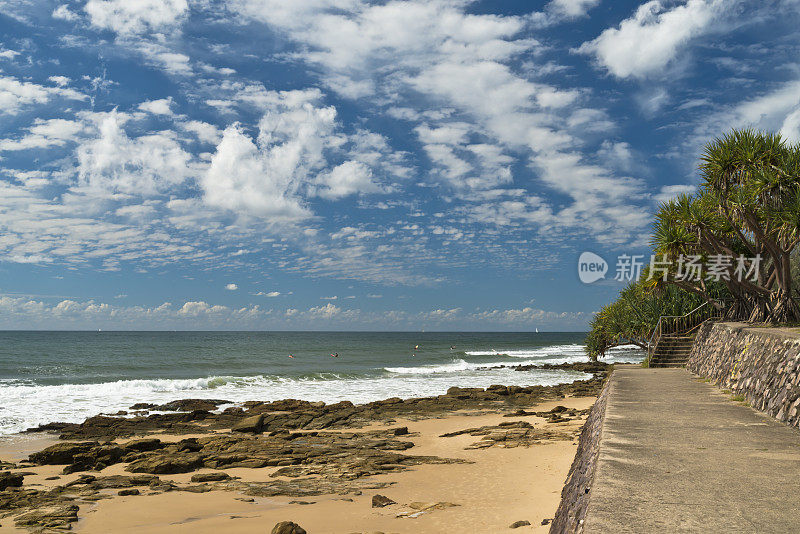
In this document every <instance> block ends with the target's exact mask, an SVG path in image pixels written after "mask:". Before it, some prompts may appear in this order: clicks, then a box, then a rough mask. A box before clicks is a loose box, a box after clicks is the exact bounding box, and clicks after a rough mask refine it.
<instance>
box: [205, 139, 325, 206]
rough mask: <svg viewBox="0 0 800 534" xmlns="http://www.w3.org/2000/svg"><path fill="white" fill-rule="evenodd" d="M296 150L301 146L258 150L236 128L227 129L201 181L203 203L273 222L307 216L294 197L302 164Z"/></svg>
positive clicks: (268, 147)
mask: <svg viewBox="0 0 800 534" xmlns="http://www.w3.org/2000/svg"><path fill="white" fill-rule="evenodd" d="M298 144H301V141H299V140H298ZM292 149H295V150H292ZM297 151H302V147H294V146H280V145H278V146H273V147H270V146H269V145H267V146H266V147H264V148H263V149H261V148H259V147H258V146H256V144H255V143H253V141H252V139H250V138H249V137H248V136H247V135H245V134H244V132H242V130H241V129H240V128H239V127H238V126H231V127H229V128H227V129H226V130H225V133H224V134H223V138H222V141H221V142H220V144H219V145H218V146H217V151H216V153H215V154H214V157H213V158H212V160H211V165H210V166H209V168H208V171H207V172H206V173H205V175H204V176H203V177H202V179H201V185H202V187H203V191H204V196H203V200H204V202H205V203H206V204H208V205H210V206H215V207H220V208H224V209H227V210H231V211H233V212H236V213H241V214H246V215H252V216H256V217H263V218H268V219H270V220H273V221H295V220H300V219H305V218H308V217H310V216H311V212H310V211H309V210H308V209H307V208H306V207H305V206H304V205H303V204H302V201H301V199H300V198H299V196H298V195H297V194H296V190H297V187H298V180H297V174H296V173H297V172H299V171H300V168H299V166H300V165H301V161H300V158H299V157H298V155H297Z"/></svg>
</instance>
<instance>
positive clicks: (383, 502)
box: [372, 495, 397, 508]
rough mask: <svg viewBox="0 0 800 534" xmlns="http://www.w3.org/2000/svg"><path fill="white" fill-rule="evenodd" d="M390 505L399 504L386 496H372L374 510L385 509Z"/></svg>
mask: <svg viewBox="0 0 800 534" xmlns="http://www.w3.org/2000/svg"><path fill="white" fill-rule="evenodd" d="M390 504H397V503H395V502H394V501H393V500H392V499H390V498H389V497H386V496H385V495H373V496H372V507H373V508H383V507H384V506H389V505H390Z"/></svg>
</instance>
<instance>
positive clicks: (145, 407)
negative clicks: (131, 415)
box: [129, 402, 157, 410]
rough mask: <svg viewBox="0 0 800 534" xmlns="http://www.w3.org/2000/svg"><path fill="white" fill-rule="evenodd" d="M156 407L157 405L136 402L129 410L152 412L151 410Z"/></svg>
mask: <svg viewBox="0 0 800 534" xmlns="http://www.w3.org/2000/svg"><path fill="white" fill-rule="evenodd" d="M156 406H157V405H155V404H152V403H150V402H137V403H136V404H134V405H133V406H131V407H130V408H129V409H130V410H152V409H154V408H155V407H156Z"/></svg>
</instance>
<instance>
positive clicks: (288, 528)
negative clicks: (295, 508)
mask: <svg viewBox="0 0 800 534" xmlns="http://www.w3.org/2000/svg"><path fill="white" fill-rule="evenodd" d="M270 534H306V530H305V529H304V528H303V527H301V526H300V525H298V524H297V523H294V522H292V521H281V522H280V523H278V524H277V525H275V526H274V527H272V532H271V533H270Z"/></svg>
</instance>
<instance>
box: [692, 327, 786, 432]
mask: <svg viewBox="0 0 800 534" xmlns="http://www.w3.org/2000/svg"><path fill="white" fill-rule="evenodd" d="M796 330H797V329H776V328H755V327H750V326H748V325H745V324H742V323H706V324H704V325H703V326H702V327H701V328H700V330H699V332H698V334H697V338H696V339H695V342H694V346H693V347H692V351H691V353H690V355H689V361H688V363H687V365H686V368H687V369H688V370H689V371H691V372H693V373H696V374H698V375H700V376H703V377H706V378H709V379H711V380H713V381H714V382H715V383H716V384H717V385H719V386H720V387H724V388H727V389H730V390H731V391H732V392H733V393H734V394H735V395H742V396H744V398H745V400H746V401H747V402H748V403H749V404H750V405H751V406H752V407H753V408H755V409H757V410H760V411H762V412H764V413H766V414H768V415H770V416H772V417H774V418H775V419H778V420H779V421H783V422H785V423H787V424H788V425H790V426H794V427H800V334H797V333H794V332H793V331H796Z"/></svg>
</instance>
